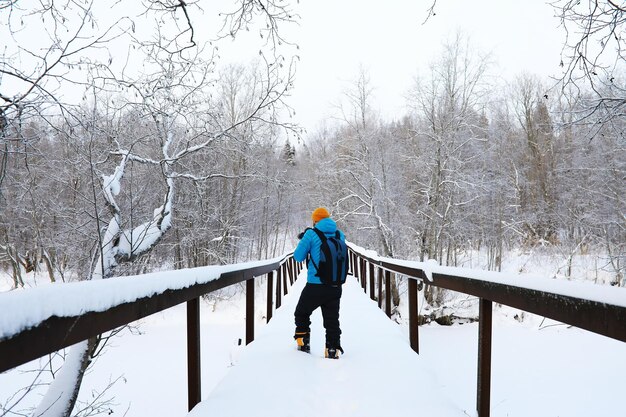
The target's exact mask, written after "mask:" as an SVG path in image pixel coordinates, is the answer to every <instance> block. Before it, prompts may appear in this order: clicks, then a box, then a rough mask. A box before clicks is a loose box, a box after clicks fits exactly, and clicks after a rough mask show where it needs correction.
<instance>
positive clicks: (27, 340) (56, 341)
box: [0, 253, 302, 410]
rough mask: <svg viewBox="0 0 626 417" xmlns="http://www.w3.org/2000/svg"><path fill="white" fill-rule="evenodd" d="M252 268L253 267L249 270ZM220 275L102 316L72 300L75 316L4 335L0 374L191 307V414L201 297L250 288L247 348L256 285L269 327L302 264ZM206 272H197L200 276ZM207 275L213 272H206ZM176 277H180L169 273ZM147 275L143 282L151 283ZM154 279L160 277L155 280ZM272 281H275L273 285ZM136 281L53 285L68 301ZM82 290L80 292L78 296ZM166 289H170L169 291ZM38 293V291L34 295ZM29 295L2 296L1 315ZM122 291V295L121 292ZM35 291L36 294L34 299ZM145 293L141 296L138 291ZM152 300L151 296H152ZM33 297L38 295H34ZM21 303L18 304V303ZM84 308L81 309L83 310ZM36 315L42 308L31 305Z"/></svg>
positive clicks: (53, 315) (196, 397)
mask: <svg viewBox="0 0 626 417" xmlns="http://www.w3.org/2000/svg"><path fill="white" fill-rule="evenodd" d="M250 265H252V266H250ZM216 268H220V270H226V272H221V273H219V275H218V276H217V277H215V278H214V279H206V280H204V279H198V280H197V282H196V283H192V284H191V285H188V286H185V287H184V288H177V287H179V286H180V284H177V283H176V279H170V280H169V281H171V284H172V285H171V286H172V287H173V288H171V289H167V288H166V289H164V290H163V291H161V292H158V293H156V294H152V292H153V291H154V290H150V291H149V292H148V291H146V292H145V294H144V295H139V296H137V297H136V298H135V299H133V300H132V301H126V302H121V303H113V304H114V305H112V306H110V307H107V308H105V309H103V310H101V311H94V310H95V309H94V308H93V307H92V306H91V305H89V303H88V302H85V301H84V300H82V299H80V298H78V299H77V298H74V299H73V300H72V301H71V302H72V304H73V307H75V310H77V311H81V312H80V313H77V314H66V313H64V312H63V311H62V310H63V308H59V311H58V312H55V311H52V312H50V314H49V315H48V316H47V317H44V318H42V319H41V320H39V321H37V322H35V323H30V324H29V325H28V326H27V328H24V329H21V330H18V331H17V332H14V333H12V332H6V331H2V330H3V329H0V372H4V371H6V370H9V369H12V368H15V367H17V366H19V365H22V364H25V363H27V362H29V361H31V360H34V359H37V358H40V357H42V356H45V355H47V354H51V353H53V352H56V351H58V350H60V349H63V348H65V347H68V346H71V345H73V344H75V343H78V342H81V341H83V340H87V339H89V338H91V337H95V336H98V335H100V334H102V333H105V332H107V331H110V330H113V329H116V328H118V327H120V326H124V325H126V324H129V323H132V322H134V321H136V320H139V319H141V318H143V317H146V316H149V315H151V314H154V313H157V312H159V311H163V310H165V309H168V308H170V307H174V306H176V305H178V304H181V303H187V375H188V377H187V378H188V407H189V410H191V409H192V408H193V407H194V406H195V405H196V404H197V403H199V402H200V395H201V394H200V393H201V390H200V388H201V380H200V363H201V358H200V297H202V296H203V295H205V294H209V293H211V292H213V291H216V290H219V289H222V288H226V287H229V286H231V285H234V284H237V283H240V282H244V281H245V282H246V331H245V335H246V336H245V338H246V344H248V343H250V342H252V341H253V340H254V316H255V314H254V311H255V306H254V288H255V285H254V280H255V278H259V277H263V276H267V306H266V308H267V315H266V317H267V321H269V320H270V319H271V318H272V312H273V309H274V308H279V307H280V306H281V302H282V296H283V295H286V294H287V293H288V288H289V286H290V285H292V284H293V282H294V281H295V279H296V277H297V276H298V273H299V272H300V270H301V269H302V264H301V263H298V262H296V261H295V260H294V259H293V256H292V254H291V253H290V254H286V255H284V256H283V257H279V258H276V259H273V260H269V261H262V262H255V263H253V264H240V265H230V266H221V267H216ZM200 269H202V268H199V270H200ZM207 271H209V270H207ZM170 273H173V274H174V275H175V274H176V271H170ZM148 275H150V274H146V275H143V276H140V278H142V279H143V278H148V279H149V278H150V277H149V276H148ZM155 275H156V274H155ZM274 278H276V281H275V283H274ZM133 279H137V277H120V278H114V279H110V280H98V281H82V282H80V283H70V284H55V285H54V286H52V287H54V288H48V289H53V290H54V291H53V293H54V295H56V296H59V297H62V298H65V299H67V298H68V296H75V294H77V293H78V294H87V293H90V292H96V294H97V292H98V291H103V290H113V292H115V288H116V286H117V287H118V288H122V287H124V286H125V285H126V284H129V283H130V281H132V280H133ZM75 284H78V285H79V286H80V287H81V288H80V291H78V292H77V291H75V290H76V289H77V287H76V285H75ZM166 287H167V285H166ZM33 290H37V289H33ZM29 291H32V290H25V291H12V292H9V293H3V294H0V311H2V314H5V315H7V317H10V316H11V306H15V305H16V301H17V302H18V303H25V304H28V303H29V299H30V301H31V302H32V303H37V301H38V300H37V299H36V298H35V297H30V298H29ZM118 291H119V290H118ZM35 292H36V291H33V293H35ZM139 292H141V291H139ZM149 294H150V295H149ZM33 295H35V294H33ZM18 299H19V300H18ZM81 305H82V306H81ZM31 307H32V308H33V309H38V308H39V307H40V306H37V305H32V306H31Z"/></svg>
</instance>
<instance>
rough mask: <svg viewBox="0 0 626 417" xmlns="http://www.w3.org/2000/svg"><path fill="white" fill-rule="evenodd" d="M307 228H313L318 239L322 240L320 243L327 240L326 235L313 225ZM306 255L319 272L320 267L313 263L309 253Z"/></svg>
mask: <svg viewBox="0 0 626 417" xmlns="http://www.w3.org/2000/svg"><path fill="white" fill-rule="evenodd" d="M307 230H313V231H314V232H315V234H316V235H317V237H319V238H320V240H321V241H322V244H323V243H324V242H325V241H326V240H327V239H326V235H325V234H324V232H322V231H321V230H319V229H316V228H315V227H307ZM305 232H306V230H305ZM307 256H308V258H309V260H310V261H311V263H312V264H313V266H314V267H315V269H316V270H317V271H318V273H319V270H320V268H319V267H318V266H317V265H315V261H314V260H313V257H312V256H311V253H309V254H308V255H307Z"/></svg>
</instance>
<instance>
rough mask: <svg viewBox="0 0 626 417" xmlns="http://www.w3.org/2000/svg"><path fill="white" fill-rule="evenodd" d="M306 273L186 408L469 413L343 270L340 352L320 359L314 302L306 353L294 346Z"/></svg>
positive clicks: (196, 415)
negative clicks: (217, 379)
mask: <svg viewBox="0 0 626 417" xmlns="http://www.w3.org/2000/svg"><path fill="white" fill-rule="evenodd" d="M302 274H306V270H304V271H303V272H302ZM305 276H306V275H302V276H301V277H300V278H299V279H298V280H297V281H296V283H295V284H294V286H293V287H292V290H291V291H290V294H289V296H288V297H287V298H286V299H285V302H284V304H283V306H282V307H281V308H280V309H279V310H278V311H277V312H276V315H275V316H274V317H273V318H272V320H271V321H270V322H269V323H268V325H267V326H264V327H263V328H261V329H259V331H258V335H257V336H256V339H255V341H254V342H252V343H251V344H249V345H248V346H246V348H245V349H244V351H243V352H242V354H241V357H240V358H239V362H238V363H237V365H236V366H234V367H233V368H232V369H231V370H230V371H229V373H228V374H227V376H226V377H225V378H224V379H223V380H222V382H221V383H220V384H219V385H218V386H217V387H216V388H215V389H214V390H213V392H211V394H210V395H209V396H208V398H206V399H204V400H203V401H202V402H201V403H200V404H198V405H197V406H196V407H195V408H194V409H193V410H192V411H191V412H190V413H189V416H192V417H205V416H207V417H208V416H220V417H228V416H232V417H241V416H256V417H260V416H268V417H286V416H298V417H305V416H311V417H314V416H315V417H317V416H328V417H332V416H337V417H344V416H358V417H367V416H372V417H374V416H376V417H379V416H404V415H412V414H414V412H415V411H416V410H417V409H419V412H420V414H421V415H425V416H438V417H448V416H466V415H467V414H466V413H464V411H463V410H462V409H461V408H460V407H459V406H457V405H456V404H455V402H454V399H452V398H446V397H445V396H444V394H443V391H442V390H441V389H440V387H439V385H438V383H437V381H436V379H435V377H434V375H432V374H431V372H430V371H429V370H428V368H427V367H426V366H424V365H425V364H424V361H425V359H423V358H420V356H418V355H417V354H415V352H414V351H413V350H412V349H411V348H410V346H409V343H408V341H407V338H406V336H405V335H404V334H402V332H401V330H400V327H399V326H398V325H396V324H395V323H393V322H392V321H390V320H389V319H388V318H387V316H386V315H385V313H384V312H383V311H381V310H380V309H378V307H377V305H376V303H375V302H373V301H371V300H370V299H369V297H367V296H366V295H365V294H364V293H363V290H362V289H361V288H360V287H359V284H358V283H357V281H356V279H354V278H353V277H348V282H347V283H346V285H344V293H343V297H342V299H341V311H340V321H341V328H342V331H343V335H342V346H343V347H344V349H345V351H346V353H345V356H343V357H342V358H341V359H339V360H330V359H324V357H323V356H324V353H323V349H324V328H323V326H322V317H321V313H320V312H319V309H318V310H317V311H316V312H315V313H314V314H313V317H312V322H313V324H312V326H311V331H312V338H311V339H312V340H311V345H312V346H311V354H310V355H308V354H306V353H302V352H299V351H297V350H296V349H295V344H294V342H293V340H292V335H293V329H294V327H293V326H294V324H293V311H294V308H295V304H296V303H297V301H298V297H299V295H300V292H301V290H302V288H303V286H304V284H305V281H306V279H305ZM374 329H375V331H374Z"/></svg>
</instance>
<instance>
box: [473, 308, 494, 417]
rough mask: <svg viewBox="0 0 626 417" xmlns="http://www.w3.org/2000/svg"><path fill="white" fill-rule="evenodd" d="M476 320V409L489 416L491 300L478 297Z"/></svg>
mask: <svg viewBox="0 0 626 417" xmlns="http://www.w3.org/2000/svg"><path fill="white" fill-rule="evenodd" d="M478 310H479V322H478V389H477V391H478V392H477V395H476V410H477V411H478V416H479V417H489V413H490V402H491V327H492V309H491V301H489V300H485V299H484V298H481V299H480V304H479V308H478Z"/></svg>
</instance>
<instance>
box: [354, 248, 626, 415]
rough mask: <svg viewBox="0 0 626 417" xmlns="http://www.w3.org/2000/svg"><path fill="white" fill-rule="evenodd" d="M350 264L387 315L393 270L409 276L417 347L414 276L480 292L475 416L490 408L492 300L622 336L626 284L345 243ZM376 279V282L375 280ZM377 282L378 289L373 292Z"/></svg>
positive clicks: (411, 333)
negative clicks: (416, 257) (457, 264)
mask: <svg viewBox="0 0 626 417" xmlns="http://www.w3.org/2000/svg"><path fill="white" fill-rule="evenodd" d="M349 253H350V270H351V271H352V273H353V275H355V276H356V277H357V278H359V280H360V282H361V286H362V287H363V290H364V291H365V292H367V290H368V280H369V292H370V297H371V298H372V300H375V299H378V303H379V304H378V305H379V307H382V301H383V300H382V288H383V285H385V286H386V291H385V295H386V297H385V298H386V299H385V311H386V312H387V315H388V316H391V298H390V297H391V291H389V289H390V279H391V274H392V273H396V274H399V275H403V276H406V277H408V278H409V279H408V299H409V340H410V345H411V347H412V348H413V350H415V352H416V353H419V337H418V313H417V312H418V301H417V300H418V297H417V293H418V285H417V280H421V281H423V282H424V283H425V284H427V285H433V286H437V287H441V288H445V289H448V290H453V291H457V292H461V293H464V294H468V295H472V296H476V297H478V298H479V325H478V387H477V404H476V409H477V411H478V415H479V417H488V416H489V413H490V391H491V331H492V303H499V304H505V305H508V306H511V307H514V308H519V309H521V310H524V311H527V312H530V313H534V314H538V315H541V316H543V317H547V318H550V319H553V320H557V321H560V322H562V323H565V324H569V325H572V326H575V327H579V328H581V329H585V330H588V331H591V332H594V333H597V334H601V335H604V336H607V337H611V338H613V339H617V340H621V341H622V342H626V289H624V288H619V287H606V286H600V285H595V284H591V283H589V284H586V283H580V282H572V281H565V280H554V279H547V278H541V277H531V276H527V275H523V276H521V275H520V276H510V275H507V274H504V273H499V272H490V271H477V270H471V269H466V268H452V267H443V266H439V265H438V264H437V263H436V262H434V261H427V262H414V261H404V260H396V259H390V258H384V257H380V256H378V255H377V254H376V253H375V252H372V251H367V250H365V249H363V248H359V247H357V246H355V245H353V244H350V245H349ZM376 282H378V285H376ZM376 287H378V295H377V294H376Z"/></svg>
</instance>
